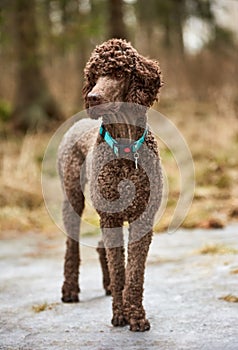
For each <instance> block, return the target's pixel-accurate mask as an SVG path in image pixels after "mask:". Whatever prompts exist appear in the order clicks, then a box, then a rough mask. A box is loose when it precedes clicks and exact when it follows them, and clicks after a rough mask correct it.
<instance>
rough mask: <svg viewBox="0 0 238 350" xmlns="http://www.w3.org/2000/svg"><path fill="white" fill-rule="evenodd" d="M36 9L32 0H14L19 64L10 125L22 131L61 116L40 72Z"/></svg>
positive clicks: (42, 125) (36, 127)
mask: <svg viewBox="0 0 238 350" xmlns="http://www.w3.org/2000/svg"><path fill="white" fill-rule="evenodd" d="M35 10H36V9H35V0H30V1H29V0H16V1H15V6H14V22H15V46H16V58H17V64H18V66H17V77H16V96H15V110H14V112H13V126H14V128H15V129H18V130H21V131H26V130H28V129H30V130H36V129H39V128H46V127H47V125H48V121H49V120H50V119H56V120H60V119H61V118H62V114H61V112H60V111H59V108H58V106H57V104H56V102H55V101H54V99H53V97H52V96H51V95H50V93H49V90H48V87H47V84H46V81H45V79H44V77H43V74H42V70H41V64H42V62H41V58H40V55H39V52H38V41H39V34H38V30H37V25H36V14H35Z"/></svg>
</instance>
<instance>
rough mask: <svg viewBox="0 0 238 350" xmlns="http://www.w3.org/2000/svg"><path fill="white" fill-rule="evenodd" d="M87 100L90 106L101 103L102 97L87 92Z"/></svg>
mask: <svg viewBox="0 0 238 350" xmlns="http://www.w3.org/2000/svg"><path fill="white" fill-rule="evenodd" d="M87 98H88V102H89V103H92V104H98V103H100V102H101V101H102V96H101V95H100V94H99V93H96V92H89V94H88V96H87Z"/></svg>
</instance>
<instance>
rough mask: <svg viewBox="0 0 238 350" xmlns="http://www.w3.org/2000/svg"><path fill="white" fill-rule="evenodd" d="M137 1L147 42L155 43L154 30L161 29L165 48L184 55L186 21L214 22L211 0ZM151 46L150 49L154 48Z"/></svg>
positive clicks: (138, 12)
mask: <svg viewBox="0 0 238 350" xmlns="http://www.w3.org/2000/svg"><path fill="white" fill-rule="evenodd" d="M149 5H150V6H148V2H146V1H144V0H137V2H136V5H135V6H136V12H137V17H138V20H139V24H140V25H141V26H142V27H143V28H144V32H145V34H146V38H147V41H152V42H153V41H154V37H153V28H158V27H159V28H160V29H161V33H162V37H163V45H164V47H165V48H166V49H167V50H169V51H170V52H171V51H175V52H176V53H177V54H180V55H181V56H183V55H184V41H183V28H184V24H185V22H186V20H187V19H188V18H189V17H191V16H194V17H199V18H201V19H203V20H206V21H209V22H211V23H212V22H213V21H214V15H213V12H212V6H211V0H166V1H165V0H150V1H149ZM152 46H153V45H152V44H149V45H148V47H152Z"/></svg>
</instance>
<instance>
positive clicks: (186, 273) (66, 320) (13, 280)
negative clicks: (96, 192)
mask: <svg viewBox="0 0 238 350" xmlns="http://www.w3.org/2000/svg"><path fill="white" fill-rule="evenodd" d="M64 238H65V237H64V236H63V234H60V233H59V235H58V236H57V238H55V237H52V238H46V237H45V236H44V235H40V234H34V233H32V234H27V235H24V236H22V235H18V236H17V235H12V234H11V235H8V234H5V235H4V238H3V239H2V240H1V242H0V350H46V349H50V350H71V349H72V350H79V349H82V350H84V349H85V350H93V349H96V350H114V349H131V350H132V349H140V350H146V349H148V350H149V349H150V350H151V349H152V350H153V349H154V350H159V349H161V350H167V349H169V350H170V349H171V350H172V349H173V350H180V349H181V350H182V349H183V350H185V349H188V350H193V349H196V350H201V349H204V350H237V349H238V303H234V302H227V301H225V300H223V299H220V298H221V297H224V296H227V295H234V296H238V273H237V272H238V254H236V250H238V226H230V227H228V228H226V229H224V230H216V231H202V230H195V231H182V230H181V231H178V232H177V233H175V234H172V235H169V234H164V235H155V236H154V240H153V245H152V247H151V249H150V254H149V258H148V264H147V272H146V282H145V298H144V299H145V302H144V304H145V307H146V310H147V316H148V318H149V320H150V322H151V330H150V331H149V332H145V333H132V332H130V331H129V330H128V327H124V328H113V327H112V326H111V323H110V320H111V297H105V296H104V292H103V290H102V287H101V271H100V268H99V264H98V263H97V260H98V258H97V254H96V252H95V249H93V248H90V247H85V246H83V247H82V259H83V261H82V268H81V276H80V280H81V290H82V292H81V294H80V298H81V302H80V303H79V304H73V305H72V304H62V303H61V302H60V289H61V284H62V265H63V255H64ZM94 240H95V238H92V237H91V238H88V239H84V242H85V243H87V244H89V245H94V244H95V242H94ZM208 245H209V248H208V249H207V250H208V251H207V252H208V254H201V252H202V251H201V248H204V247H207V246H208ZM212 251H213V253H215V254H211V252H212ZM203 252H204V253H206V251H205V250H204V251H203ZM231 300H232V299H231ZM41 310H42V311H41Z"/></svg>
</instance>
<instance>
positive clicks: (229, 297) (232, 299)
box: [219, 294, 238, 303]
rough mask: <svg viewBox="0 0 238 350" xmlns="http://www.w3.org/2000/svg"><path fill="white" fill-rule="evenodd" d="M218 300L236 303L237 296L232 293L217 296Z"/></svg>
mask: <svg viewBox="0 0 238 350" xmlns="http://www.w3.org/2000/svg"><path fill="white" fill-rule="evenodd" d="M219 299H220V300H225V301H227V302H228V303H238V297H237V296H235V295H232V294H228V295H225V296H223V297H220V298H219Z"/></svg>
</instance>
